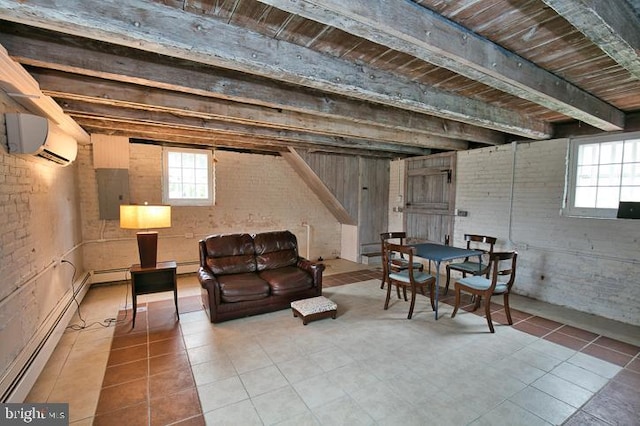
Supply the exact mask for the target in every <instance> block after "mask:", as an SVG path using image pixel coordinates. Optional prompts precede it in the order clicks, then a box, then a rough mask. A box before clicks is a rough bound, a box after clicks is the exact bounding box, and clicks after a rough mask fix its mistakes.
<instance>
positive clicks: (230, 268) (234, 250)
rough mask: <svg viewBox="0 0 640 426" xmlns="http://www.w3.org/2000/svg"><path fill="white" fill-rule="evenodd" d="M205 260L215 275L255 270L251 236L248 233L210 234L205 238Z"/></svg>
mask: <svg viewBox="0 0 640 426" xmlns="http://www.w3.org/2000/svg"><path fill="white" fill-rule="evenodd" d="M205 247H206V262H207V266H208V267H209V269H211V272H213V273H214V274H215V275H225V274H241V273H245V272H255V271H256V261H255V250H254V246H253V238H251V235H249V234H228V235H211V236H209V237H207V238H206V239H205Z"/></svg>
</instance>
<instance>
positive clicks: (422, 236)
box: [404, 153, 456, 244]
mask: <svg viewBox="0 0 640 426" xmlns="http://www.w3.org/2000/svg"><path fill="white" fill-rule="evenodd" d="M455 160H456V157H455V153H443V154H435V155H429V156H426V157H415V158H411V159H407V160H406V167H405V185H406V186H405V215H404V217H405V229H406V231H407V237H409V238H411V239H415V240H421V241H433V242H438V243H442V244H449V242H450V240H451V238H452V236H453V223H454V220H453V218H454V212H455V176H456V173H455Z"/></svg>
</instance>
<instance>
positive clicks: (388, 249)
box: [383, 242, 436, 319]
mask: <svg viewBox="0 0 640 426" xmlns="http://www.w3.org/2000/svg"><path fill="white" fill-rule="evenodd" d="M414 250H415V249H414V248H413V247H409V246H403V245H399V244H391V243H388V242H387V243H385V244H384V251H383V253H385V254H384V257H385V258H386V259H387V262H388V263H387V268H386V271H387V277H386V282H387V284H388V286H387V298H386V300H385V302H384V309H385V310H387V309H388V308H389V299H390V298H391V286H396V289H397V291H398V298H400V288H401V287H402V291H403V293H404V295H405V298H404V299H405V301H406V300H407V290H410V291H411V304H410V305H409V315H407V319H411V317H412V316H413V308H414V307H415V305H416V293H417V292H418V291H420V293H421V294H423V295H425V296H426V295H427V293H426V290H427V287H428V288H429V298H430V299H431V308H432V309H433V310H434V311H435V310H436V307H435V304H434V302H433V299H434V291H435V287H436V279H435V277H433V276H431V275H429V274H427V273H425V272H424V271H421V270H419V269H417V268H408V267H407V268H405V269H403V270H400V271H394V270H393V268H392V266H391V262H392V261H391V260H389V259H394V258H396V259H397V258H404V259H406V260H407V262H408V264H409V265H412V264H413V255H414Z"/></svg>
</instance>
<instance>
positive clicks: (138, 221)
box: [120, 204, 171, 229]
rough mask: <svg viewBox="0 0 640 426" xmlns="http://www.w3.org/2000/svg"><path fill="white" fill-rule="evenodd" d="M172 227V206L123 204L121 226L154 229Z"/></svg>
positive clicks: (121, 207)
mask: <svg viewBox="0 0 640 426" xmlns="http://www.w3.org/2000/svg"><path fill="white" fill-rule="evenodd" d="M169 227H171V206H164V205H148V204H144V205H121V206H120V228H124V229H152V228H169Z"/></svg>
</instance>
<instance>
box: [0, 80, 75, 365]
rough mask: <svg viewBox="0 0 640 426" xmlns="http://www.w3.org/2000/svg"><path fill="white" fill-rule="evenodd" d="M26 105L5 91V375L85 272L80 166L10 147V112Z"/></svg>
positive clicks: (0, 336) (0, 299) (0, 269)
mask: <svg viewBox="0 0 640 426" xmlns="http://www.w3.org/2000/svg"><path fill="white" fill-rule="evenodd" d="M20 111H23V110H22V109H21V108H20V107H19V106H18V105H17V104H15V103H13V101H11V100H10V99H9V98H7V97H6V96H5V95H4V93H3V92H1V91H0V276H1V277H2V279H1V280H0V342H2V343H1V344H0V377H2V375H3V373H4V372H5V371H6V369H7V367H8V366H9V365H10V364H11V362H13V360H14V359H15V358H16V356H17V355H18V354H19V353H20V351H22V350H23V349H24V348H25V347H26V345H27V343H28V342H29V339H31V338H32V337H33V336H34V334H35V333H36V331H37V330H38V328H39V327H40V326H41V325H42V323H43V321H44V320H45V319H46V318H47V316H48V315H49V314H50V312H51V311H52V310H53V309H54V307H55V306H56V304H57V303H58V302H59V301H60V300H61V299H62V297H63V296H64V294H65V293H66V292H68V291H69V290H70V285H71V280H72V278H73V270H72V268H71V267H70V266H69V265H68V264H61V265H57V266H56V265H55V264H54V263H53V260H54V258H61V257H63V256H64V258H65V259H66V260H69V261H72V262H73V263H74V264H76V265H77V266H78V269H79V271H78V272H81V264H82V258H81V250H80V249H79V244H80V242H81V235H80V226H79V224H80V213H79V209H78V205H79V202H78V196H77V192H76V182H77V177H76V166H75V165H71V166H68V167H60V166H57V165H54V164H53V163H50V164H47V163H43V162H39V161H37V160H35V159H33V158H30V157H28V156H18V155H14V154H9V153H7V150H6V129H5V123H4V113H5V112H20Z"/></svg>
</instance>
